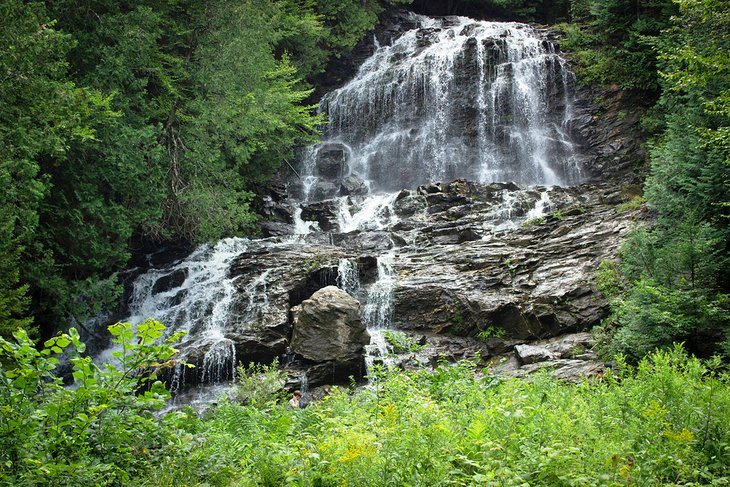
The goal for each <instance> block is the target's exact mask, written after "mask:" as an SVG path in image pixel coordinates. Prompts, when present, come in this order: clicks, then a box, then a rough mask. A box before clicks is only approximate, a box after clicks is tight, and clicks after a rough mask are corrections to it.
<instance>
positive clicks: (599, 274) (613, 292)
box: [596, 259, 623, 299]
mask: <svg viewBox="0 0 730 487" xmlns="http://www.w3.org/2000/svg"><path fill="white" fill-rule="evenodd" d="M622 284H623V283H622V277H621V272H620V270H619V267H618V265H617V264H616V261H614V260H610V259H606V260H602V261H601V263H600V264H598V269H597V270H596V286H597V287H598V290H599V291H601V292H602V293H603V295H604V296H605V297H606V298H607V299H613V298H615V297H617V296H618V295H619V294H620V293H621V291H622V289H623V285H622Z"/></svg>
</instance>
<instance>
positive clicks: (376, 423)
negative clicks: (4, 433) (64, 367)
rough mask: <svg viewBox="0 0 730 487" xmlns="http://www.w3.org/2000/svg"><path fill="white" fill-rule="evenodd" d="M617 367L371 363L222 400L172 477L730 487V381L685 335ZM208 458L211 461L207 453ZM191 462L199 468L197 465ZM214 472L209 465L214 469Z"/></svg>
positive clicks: (217, 481)
mask: <svg viewBox="0 0 730 487" xmlns="http://www.w3.org/2000/svg"><path fill="white" fill-rule="evenodd" d="M616 370H618V371H619V375H618V376H614V375H613V374H612V373H610V372H608V373H607V374H606V375H605V376H604V377H603V378H601V379H597V378H587V379H586V380H584V381H583V382H581V383H579V384H568V383H564V382H561V381H557V380H554V379H552V378H550V376H549V375H547V374H539V375H537V376H533V378H532V379H531V380H529V381H526V380H516V379H512V380H499V379H497V378H495V377H492V376H490V375H489V374H488V373H484V372H483V371H480V370H478V369H476V368H475V366H474V364H473V363H470V362H461V363H459V364H456V365H441V366H439V367H437V368H436V370H434V371H425V370H421V371H416V372H407V373H406V372H402V371H386V370H383V369H380V370H379V371H377V372H376V373H374V374H373V377H374V379H373V382H371V384H370V385H369V386H368V387H365V388H361V389H359V390H356V391H354V392H352V393H349V392H348V391H346V390H341V389H337V388H335V389H334V390H333V392H332V394H331V395H330V396H328V397H326V398H325V399H323V400H321V401H318V402H316V403H314V404H312V405H310V406H309V407H308V408H306V409H303V410H297V411H295V410H291V409H290V408H287V407H286V406H284V405H280V406H275V407H273V408H270V409H259V408H255V407H250V406H243V405H240V404H236V403H232V402H227V401H224V402H223V403H222V404H221V405H220V406H219V407H218V408H217V409H215V410H214V411H213V412H212V414H211V416H210V417H209V418H208V419H207V420H206V421H205V422H204V428H205V430H204V431H203V433H202V436H203V437H204V438H205V440H204V442H203V443H201V444H200V446H199V448H197V449H196V451H195V452H194V453H193V454H191V455H190V456H189V457H187V458H186V459H185V460H184V465H179V466H177V467H176V468H172V469H171V468H167V470H168V471H171V476H170V477H169V483H171V484H178V485H179V484H182V483H188V484H194V483H207V484H211V485H245V486H249V485H250V486H254V485H300V486H303V485H306V486H312V485H333V486H334V485H344V484H347V485H348V486H371V485H515V486H516V485H525V484H529V485H535V486H555V485H565V486H567V485H581V486H583V485H596V486H598V485H606V486H620V485H698V484H703V485H704V484H713V485H724V484H726V483H727V482H728V481H730V467H729V465H730V448H729V446H730V387H729V384H728V375H727V373H726V372H725V371H723V369H721V368H720V367H719V364H718V362H717V361H710V362H702V361H700V360H698V359H696V358H693V357H689V356H688V355H687V354H686V353H685V352H684V351H683V350H682V348H681V347H675V348H673V349H670V350H668V351H666V352H659V353H654V354H651V355H650V356H648V357H647V358H646V359H644V360H642V361H641V362H640V363H639V365H638V366H637V367H636V368H635V369H634V368H631V367H629V366H628V365H627V364H626V363H625V361H623V360H621V359H620V358H619V360H618V363H617V367H616ZM206 461H207V462H208V465H209V467H206V464H205V462H206ZM194 472H200V473H199V474H197V476H196V474H194ZM205 472H207V473H205Z"/></svg>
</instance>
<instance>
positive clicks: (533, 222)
mask: <svg viewBox="0 0 730 487" xmlns="http://www.w3.org/2000/svg"><path fill="white" fill-rule="evenodd" d="M543 223H545V217H544V216H538V217H537V218H533V219H532V220H527V221H525V222H524V223H523V224H522V226H523V227H532V226H535V225H542V224H543Z"/></svg>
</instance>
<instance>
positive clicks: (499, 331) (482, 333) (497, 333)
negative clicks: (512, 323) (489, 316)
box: [476, 326, 507, 341]
mask: <svg viewBox="0 0 730 487" xmlns="http://www.w3.org/2000/svg"><path fill="white" fill-rule="evenodd" d="M506 333H507V332H506V331H504V328H498V327H496V326H489V327H487V328H485V329H483V330H479V332H477V334H476V337H477V338H478V339H479V340H482V341H487V340H489V339H490V338H502V337H503V336H505V334H506Z"/></svg>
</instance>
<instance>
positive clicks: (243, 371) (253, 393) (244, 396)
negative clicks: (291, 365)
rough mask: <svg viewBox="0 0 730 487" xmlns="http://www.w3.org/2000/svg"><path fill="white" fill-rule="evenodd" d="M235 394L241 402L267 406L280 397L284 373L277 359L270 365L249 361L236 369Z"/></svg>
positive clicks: (284, 381) (284, 379)
mask: <svg viewBox="0 0 730 487" xmlns="http://www.w3.org/2000/svg"><path fill="white" fill-rule="evenodd" d="M237 376H238V378H237V380H236V388H235V391H236V392H235V395H236V399H237V400H238V401H239V402H241V404H250V405H252V406H257V407H265V406H269V405H271V404H273V403H275V402H277V401H278V400H279V399H281V395H282V389H283V388H284V385H285V384H286V373H285V372H284V371H282V370H280V369H279V360H278V359H275V360H274V361H273V362H272V363H271V365H263V364H256V363H250V364H248V366H246V365H243V364H241V365H239V366H238V369H237Z"/></svg>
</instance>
